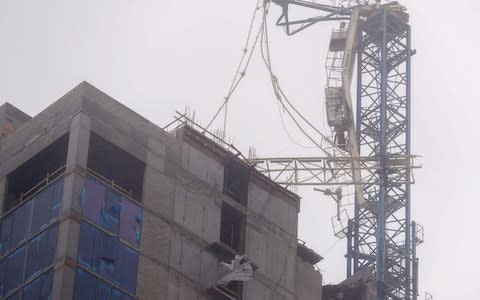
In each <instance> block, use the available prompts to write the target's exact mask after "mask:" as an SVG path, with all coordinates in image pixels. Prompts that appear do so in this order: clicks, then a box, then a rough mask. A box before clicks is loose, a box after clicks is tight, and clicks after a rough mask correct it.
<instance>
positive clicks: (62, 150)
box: [4, 134, 68, 211]
mask: <svg viewBox="0 0 480 300" xmlns="http://www.w3.org/2000/svg"><path fill="white" fill-rule="evenodd" d="M67 150H68V134H66V135H64V136H62V137H61V138H59V139H57V140H56V141H55V142H53V143H52V144H50V145H49V146H47V147H46V148H45V149H43V150H42V151H40V152H38V153H37V154H36V155H35V156H34V157H32V158H31V159H29V160H28V161H27V162H25V163H24V164H22V165H21V166H20V167H18V168H17V169H15V170H14V171H13V172H11V173H10V174H9V175H8V176H7V192H6V201H5V204H4V211H8V210H10V209H11V208H13V207H14V206H15V205H17V204H18V203H20V202H21V201H23V199H25V198H26V197H28V195H29V194H33V193H35V192H36V191H38V190H40V189H41V188H42V187H44V186H45V185H47V184H49V182H50V181H51V180H53V179H55V178H56V177H58V176H60V175H61V174H63V172H59V170H61V169H63V168H64V166H65V164H66V162H67Z"/></svg>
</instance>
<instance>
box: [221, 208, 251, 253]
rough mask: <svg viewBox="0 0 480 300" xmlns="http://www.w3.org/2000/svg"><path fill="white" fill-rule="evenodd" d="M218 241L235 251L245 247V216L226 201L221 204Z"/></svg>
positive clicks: (241, 250)
mask: <svg viewBox="0 0 480 300" xmlns="http://www.w3.org/2000/svg"><path fill="white" fill-rule="evenodd" d="M220 241H221V242H222V243H224V244H225V245H227V246H228V247H230V248H232V249H233V250H235V251H236V252H237V253H241V252H243V251H244V249H245V216H244V215H243V214H242V213H241V212H239V211H237V210H236V209H235V208H233V207H231V206H230V205H228V204H226V203H223V205H222V217H221V224H220Z"/></svg>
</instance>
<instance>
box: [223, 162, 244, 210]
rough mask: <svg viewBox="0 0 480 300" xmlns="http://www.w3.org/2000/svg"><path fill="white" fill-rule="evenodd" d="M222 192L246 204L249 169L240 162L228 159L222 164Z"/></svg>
mask: <svg viewBox="0 0 480 300" xmlns="http://www.w3.org/2000/svg"><path fill="white" fill-rule="evenodd" d="M224 170H225V171H224V180H223V192H224V193H225V194H226V195H227V196H229V197H230V198H232V199H233V200H235V201H237V202H239V203H241V204H243V205H246V203H247V200H248V181H249V178H250V169H249V168H248V167H246V166H245V165H243V164H242V163H241V162H239V161H237V160H235V159H230V160H229V161H227V162H226V163H225V166H224Z"/></svg>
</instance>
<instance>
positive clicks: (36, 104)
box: [0, 0, 480, 300]
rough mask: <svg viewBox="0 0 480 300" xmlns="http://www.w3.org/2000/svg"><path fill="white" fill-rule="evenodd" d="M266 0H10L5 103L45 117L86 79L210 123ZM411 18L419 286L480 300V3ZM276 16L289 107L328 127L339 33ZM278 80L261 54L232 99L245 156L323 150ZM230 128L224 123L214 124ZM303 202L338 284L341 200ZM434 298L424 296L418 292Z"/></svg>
mask: <svg viewBox="0 0 480 300" xmlns="http://www.w3.org/2000/svg"><path fill="white" fill-rule="evenodd" d="M255 3H256V0H237V1H234V0H221V1H220V0H212V1H194V0H183V1H179V0H176V1H173V0H137V1H132V0H83V1H72V0H43V1H33V0H31V1H26V0H14V1H13V0H11V1H8V0H1V1H0V104H1V103H3V102H4V101H9V102H10V103H12V104H13V105H15V106H17V107H19V108H20V109H22V110H24V111H25V112H26V113H28V114H30V115H32V116H33V115H35V114H37V113H38V112H40V111H41V110H43V109H44V108H45V107H47V106H48V105H49V104H51V103H52V102H54V101H55V100H57V99H58V98H59V97H61V96H62V95H64V94H65V93H66V92H68V91H69V90H70V89H72V88H73V87H74V86H76V85H77V84H79V83H80V82H81V81H83V80H86V81H88V82H90V83H91V84H93V85H94V86H96V87H97V88H99V89H101V90H102V91H104V92H105V93H107V94H109V95H110V96H112V97H113V98H115V99H117V100H119V101H120V102H122V103H123V104H125V105H127V106H129V107H130V108H131V109H133V110H134V111H136V112H138V113H140V114H141V115H144V116H145V117H147V118H148V119H149V120H151V121H152V122H154V123H156V124H158V125H165V124H167V123H169V122H170V121H171V120H172V117H173V114H174V113H175V111H176V110H183V109H184V108H185V107H186V106H188V107H190V108H191V109H192V110H195V112H196V116H197V118H198V119H199V120H200V121H202V122H203V123H207V121H208V120H209V119H210V118H211V116H212V115H213V113H214V112H215V110H216V109H217V108H218V106H219V105H220V104H221V102H222V100H223V97H224V96H225V94H226V89H227V87H228V85H229V83H230V81H231V78H232V76H233V73H234V71H235V67H236V64H237V63H238V60H239V58H240V56H241V54H242V47H243V42H244V40H245V37H246V32H247V29H248V25H249V21H250V17H251V12H252V9H253V7H254V5H255ZM403 4H405V5H406V6H407V8H408V10H409V12H410V16H411V24H412V41H413V47H414V48H415V49H417V54H416V55H415V56H414V57H413V60H412V63H413V65H412V88H413V91H412V135H413V136H412V152H413V153H415V154H419V155H422V156H423V157H422V158H421V160H420V162H421V163H422V165H423V168H422V169H420V170H417V171H416V173H415V179H416V184H415V185H414V186H413V187H412V203H413V209H412V213H413V216H414V219H415V220H416V221H417V222H418V223H420V224H422V225H423V226H424V227H425V235H426V236H425V243H424V244H423V245H421V246H420V248H419V249H418V256H419V257H420V272H421V273H420V289H421V291H422V293H423V291H425V290H426V291H429V292H430V293H432V294H433V295H434V299H435V300H447V299H448V300H450V299H478V298H479V296H478V295H479V294H480V286H479V285H478V283H477V279H479V278H480V262H479V261H478V259H476V258H475V257H476V254H475V253H476V252H477V251H478V250H477V249H478V246H479V245H480V242H479V241H478V238H477V236H478V228H479V225H478V222H477V217H478V209H479V208H480V203H479V197H478V193H477V191H478V187H476V184H478V183H477V181H478V175H477V173H478V167H479V162H478V158H476V157H475V158H474V155H476V154H477V153H476V151H477V150H478V146H479V144H480V143H479V138H480V134H479V132H478V129H477V128H478V119H479V108H480V104H479V100H480V99H479V97H478V93H477V89H478V70H479V69H480V63H479V61H478V53H479V52H480V46H479V37H478V36H479V34H478V30H477V28H478V24H477V19H478V15H479V13H480V4H479V2H478V1H467V0H459V1H454V2H452V1H448V2H447V1H433V0H427V1H413V0H409V1H403ZM278 14H279V10H278V9H277V8H274V7H272V9H271V12H270V24H271V27H270V32H271V42H270V43H271V48H272V55H273V65H274V67H275V69H276V71H277V73H278V75H279V78H280V82H281V84H282V86H283V88H284V89H285V91H286V92H287V93H288V95H289V96H290V97H291V100H292V101H293V102H294V103H295V104H296V105H297V106H298V107H299V109H300V110H301V111H302V112H304V113H305V115H306V116H307V117H308V118H309V119H310V120H312V121H313V122H314V123H315V124H316V125H317V126H318V127H319V128H321V129H322V130H325V131H326V128H327V127H326V124H325V116H324V108H323V89H324V87H325V68H324V64H325V58H326V54H327V48H328V41H329V34H330V31H331V29H332V26H333V25H334V24H326V23H322V24H317V25H316V26H313V27H312V28H309V29H308V30H306V31H305V32H303V33H302V34H299V35H297V36H294V37H287V36H286V35H285V34H284V33H283V30H282V29H281V28H276V27H274V25H273V24H274V21H275V19H276V17H277V16H278ZM280 114H282V112H281V111H279V109H278V106H277V103H276V100H275V98H274V95H273V93H272V90H271V85H270V82H269V78H268V75H267V72H266V70H265V68H264V67H263V65H262V64H261V63H260V59H259V57H258V56H255V57H254V60H253V61H252V65H251V68H250V70H249V71H248V73H247V76H246V79H245V81H244V82H243V83H242V84H241V85H240V87H239V89H238V91H237V93H236V94H235V95H234V97H233V98H232V100H231V103H230V105H229V122H228V133H229V135H230V136H232V138H234V142H235V144H236V145H237V146H238V148H239V149H241V150H242V151H243V152H244V153H248V147H249V146H255V148H256V150H257V155H258V156H287V155H289V156H293V155H295V156H302V155H320V153H319V152H318V151H316V150H315V149H311V148H304V147H300V146H297V145H296V144H294V143H293V142H292V141H291V140H290V139H289V138H288V135H287V134H286V130H287V131H288V132H289V133H290V135H292V136H294V139H295V142H296V143H298V144H302V145H305V146H310V145H309V144H308V142H307V141H306V140H305V139H304V138H303V137H301V136H300V134H299V133H298V131H296V129H295V128H294V125H293V124H292V123H291V122H289V121H286V126H285V127H286V129H285V128H284V127H283V125H282V122H281V119H280ZM215 126H216V127H219V126H221V124H220V123H216V124H215ZM299 194H300V195H301V196H302V198H303V199H302V207H301V213H300V216H299V217H300V220H299V224H300V228H299V238H301V239H302V240H305V241H306V242H307V245H309V246H310V247H313V248H314V249H315V250H316V251H317V252H318V253H320V254H321V255H323V256H324V257H325V260H324V261H323V262H321V263H320V268H321V269H322V271H323V274H324V280H325V282H326V283H331V282H338V281H341V280H342V279H343V278H344V277H345V269H346V267H345V265H346V262H345V259H344V257H343V255H344V254H345V252H346V241H345V240H337V239H336V238H335V237H333V234H332V229H331V225H330V218H331V217H332V216H333V215H334V214H335V205H334V203H333V201H332V200H331V199H328V198H326V197H324V196H322V195H321V194H320V193H318V192H314V191H312V189H311V188H305V189H301V190H299ZM475 232H477V233H475ZM420 299H422V297H421V298H420Z"/></svg>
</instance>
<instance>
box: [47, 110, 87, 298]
mask: <svg viewBox="0 0 480 300" xmlns="http://www.w3.org/2000/svg"><path fill="white" fill-rule="evenodd" d="M90 128H91V120H90V117H89V116H87V115H85V114H84V113H82V112H80V113H78V114H77V115H76V116H75V117H74V118H73V120H72V124H71V127H70V134H69V142H68V155H67V163H66V170H67V175H66V177H65V183H64V188H63V200H62V210H61V213H60V225H59V237H58V242H57V254H56V263H55V272H54V276H53V287H52V299H53V300H70V299H73V288H74V285H75V267H76V259H77V253H78V240H79V236H80V221H81V206H80V197H81V194H82V190H83V187H84V183H85V176H84V175H85V172H86V169H87V160H88V146H89V140H90ZM82 173H83V174H82Z"/></svg>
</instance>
